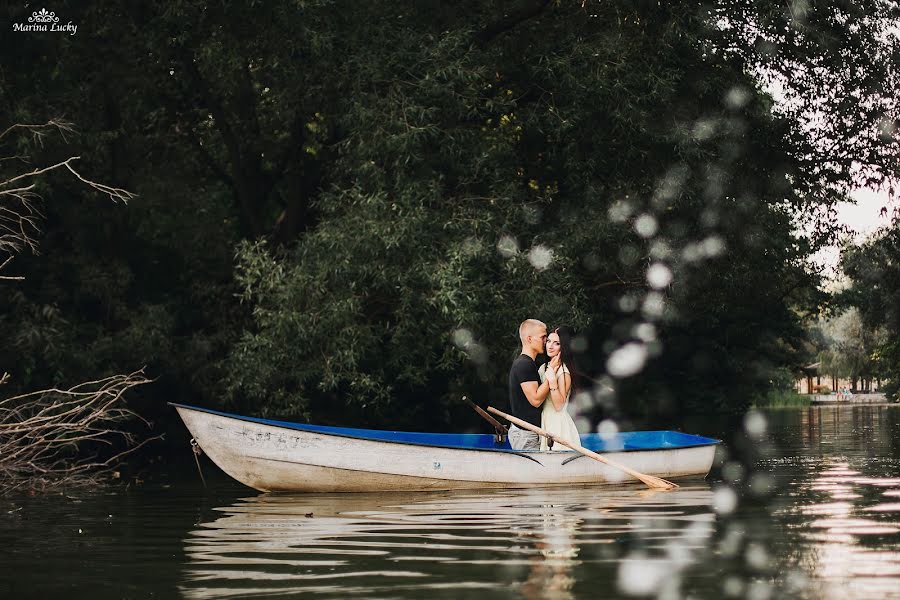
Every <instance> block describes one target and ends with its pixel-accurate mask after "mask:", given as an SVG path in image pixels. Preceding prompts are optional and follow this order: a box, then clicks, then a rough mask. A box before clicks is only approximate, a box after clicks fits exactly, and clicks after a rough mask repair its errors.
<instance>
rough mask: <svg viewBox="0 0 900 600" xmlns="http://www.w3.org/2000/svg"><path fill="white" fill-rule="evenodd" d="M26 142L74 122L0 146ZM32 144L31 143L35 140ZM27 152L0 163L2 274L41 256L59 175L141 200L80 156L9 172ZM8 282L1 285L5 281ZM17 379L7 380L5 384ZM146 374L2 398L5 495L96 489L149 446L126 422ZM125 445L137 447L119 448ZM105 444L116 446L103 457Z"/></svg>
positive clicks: (28, 131) (0, 470)
mask: <svg viewBox="0 0 900 600" xmlns="http://www.w3.org/2000/svg"><path fill="white" fill-rule="evenodd" d="M14 133H19V134H24V135H21V136H20V137H24V138H25V139H24V140H22V139H20V140H19V143H18V147H19V148H18V150H19V151H20V152H21V151H23V150H24V149H25V148H27V147H28V143H29V142H31V143H32V144H34V143H38V144H41V143H43V140H44V138H45V137H47V136H51V135H53V134H55V133H58V134H60V135H62V136H65V135H66V134H70V133H72V127H71V125H70V124H69V123H66V122H64V121H60V120H51V121H49V122H47V123H45V124H43V125H24V124H16V125H12V126H10V127H8V128H7V129H6V130H4V131H3V132H2V133H0V148H6V149H8V148H10V146H14V145H16V144H14V143H11V140H12V139H14V138H12V137H10V136H11V134H14ZM28 138H30V140H29V139H28ZM29 159H30V157H29V156H28V155H26V154H16V155H7V156H3V157H2V158H0V165H3V166H4V167H6V169H4V171H3V174H2V176H0V270H2V269H3V268H4V267H7V266H8V265H9V264H10V263H11V262H12V260H13V258H15V257H16V255H17V254H19V253H20V252H22V251H23V250H25V249H29V250H31V251H32V252H34V253H36V252H37V248H38V241H37V235H38V233H39V231H40V216H41V214H40V211H39V203H40V202H41V197H40V195H39V194H38V189H39V185H40V183H41V182H42V181H43V180H45V179H46V177H47V176H48V174H52V173H53V172H54V171H63V170H65V171H68V172H69V174H71V175H72V176H74V177H75V178H76V179H77V180H79V181H80V182H82V183H83V184H86V185H87V186H88V187H89V188H92V189H94V190H96V191H98V192H101V193H103V194H105V195H107V196H108V197H109V198H110V199H112V200H114V201H127V200H129V199H131V198H133V197H134V194H132V193H131V192H128V191H126V190H123V189H119V188H115V187H110V186H107V185H104V184H102V183H97V182H95V181H91V180H88V179H86V178H84V177H83V176H82V175H81V174H80V173H79V172H78V171H77V170H76V169H75V167H74V166H73V164H74V163H75V162H76V161H77V160H78V159H79V157H77V156H70V157H69V158H67V159H65V160H63V161H61V162H58V163H56V164H52V165H48V166H46V167H40V168H33V169H31V170H27V171H24V172H13V173H9V169H10V165H17V164H18V163H26V164H27V163H28V162H29ZM22 279H23V277H22V276H7V275H0V280H7V281H8V280H22ZM0 283H2V282H0ZM9 379H10V375H9V373H8V372H6V371H4V372H3V374H2V376H0V386H3V385H4V384H6V383H7V382H8V381H9ZM147 382H148V380H147V379H146V378H145V377H144V376H143V373H142V372H136V373H132V374H130V375H119V376H114V377H109V378H106V379H102V380H98V381H91V382H86V383H82V384H79V385H77V386H74V387H72V388H70V389H67V390H60V389H50V390H43V391H39V392H31V393H26V394H21V395H16V396H12V397H9V398H6V399H3V400H0V493H5V492H8V491H10V490H12V489H15V488H17V487H19V486H22V485H28V486H30V487H32V488H35V487H42V488H43V487H51V486H60V485H74V484H79V485H86V484H91V483H95V482H96V481H98V479H99V478H100V477H101V476H102V475H104V474H105V473H106V472H108V471H109V470H111V469H112V468H114V467H115V466H116V465H117V464H118V463H119V462H120V461H121V460H122V458H123V457H124V456H125V455H126V454H128V453H130V452H132V451H134V450H136V449H137V448H139V447H140V446H142V445H143V444H144V443H146V442H147V441H149V440H147V439H144V440H143V441H141V442H140V443H138V442H137V441H136V440H135V439H134V437H133V436H132V435H131V434H130V433H129V432H128V431H127V430H126V429H125V428H124V425H123V423H124V422H126V421H128V420H129V419H131V418H133V417H135V416H136V415H135V413H134V412H133V411H131V410H129V409H128V408H125V407H124V406H123V402H122V396H123V394H125V393H126V392H127V391H128V390H130V389H132V388H134V387H137V386H139V385H142V384H144V383H147ZM119 439H121V440H123V441H124V443H125V444H126V446H131V447H130V448H126V449H122V448H121V447H118V446H117V444H116V441H117V440H119ZM103 445H107V446H112V447H115V448H117V449H116V450H113V451H112V452H109V451H105V452H103V454H105V456H102V457H101V456H100V454H101V451H100V450H98V448H100V447H102V446H103Z"/></svg>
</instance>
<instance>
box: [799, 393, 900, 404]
mask: <svg viewBox="0 0 900 600" xmlns="http://www.w3.org/2000/svg"><path fill="white" fill-rule="evenodd" d="M809 399H810V402H813V403H816V404H819V403H831V404H882V403H885V402H887V397H886V396H885V395H884V394H883V393H881V392H871V393H858V394H850V395H849V397H844V396H843V395H842V394H834V393H832V394H810V395H809Z"/></svg>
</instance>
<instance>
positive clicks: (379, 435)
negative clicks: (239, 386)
mask: <svg viewBox="0 0 900 600" xmlns="http://www.w3.org/2000/svg"><path fill="white" fill-rule="evenodd" d="M170 404H172V406H177V407H181V408H187V409H190V410H196V411H200V412H205V413H210V414H214V415H219V416H223V417H229V418H232V419H238V420H240V421H248V422H251V423H261V424H263V425H271V426H274V427H282V428H284V429H294V430H298V431H312V432H316V433H326V434H330V435H339V436H343V437H350V438H357V439H365V440H381V441H386V442H397V443H401V444H416V445H420V446H440V447H444V448H463V449H472V450H497V451H501V452H502V451H507V452H510V451H512V448H510V446H509V441H505V442H503V443H502V444H498V443H497V442H496V437H495V436H494V435H493V434H488V433H421V432H413V431H387V430H382V429H355V428H349V427H331V426H327V425H307V424H303V423H293V422H290V421H274V420H271V419H260V418H257V417H245V416H242V415H234V414H229V413H224V412H219V411H215V410H210V409H207V408H200V407H197V406H188V405H185V404H176V403H170ZM719 442H720V440H717V439H714V438H708V437H703V436H700V435H692V434H689V433H681V432H680V431H622V432H618V433H615V434H602V435H601V434H599V433H582V434H581V445H582V446H583V447H585V448H587V449H588V450H593V451H594V452H628V451H637V450H663V449H672V448H691V447H695V446H709V445H712V444H718V443H719Z"/></svg>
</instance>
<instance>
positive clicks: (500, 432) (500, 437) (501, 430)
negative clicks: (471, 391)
mask: <svg viewBox="0 0 900 600" xmlns="http://www.w3.org/2000/svg"><path fill="white" fill-rule="evenodd" d="M462 399H463V402H466V403H468V405H469V406H471V407H472V408H473V409H475V412H477V413H478V414H479V415H481V416H482V417H484V419H485V420H486V421H487V422H488V423H490V424H491V425H493V426H494V429H496V430H497V434H496V435H497V443H498V444H502V443H503V442H505V441H506V434H507V432H506V427H505V426H504V425H503V423H501V422H500V421H498V420H497V419H495V418H494V417H492V416H491V415H489V414H487V413H486V412H484V409H483V408H481V407H480V406H478V405H477V404H475V403H474V402H472V401H471V400H469V397H468V396H463V397H462Z"/></svg>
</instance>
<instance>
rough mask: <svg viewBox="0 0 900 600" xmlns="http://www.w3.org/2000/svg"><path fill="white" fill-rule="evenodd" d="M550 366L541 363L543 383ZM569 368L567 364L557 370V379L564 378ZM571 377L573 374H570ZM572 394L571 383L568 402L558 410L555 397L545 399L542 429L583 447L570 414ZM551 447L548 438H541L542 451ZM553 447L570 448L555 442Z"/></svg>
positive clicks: (567, 395) (539, 370)
mask: <svg viewBox="0 0 900 600" xmlns="http://www.w3.org/2000/svg"><path fill="white" fill-rule="evenodd" d="M547 368H548V364H544V365H541V368H540V369H538V374H539V375H540V376H541V383H543V382H544V379H545V378H546V376H547V373H546V369H547ZM568 372H569V369H568V368H566V366H565V365H563V366H562V367H560V368H559V369H558V370H557V372H556V378H557V380H559V379H562V376H563V373H568ZM569 377H570V378H571V374H570V375H569ZM571 395H572V386H571V384H570V385H569V393H568V394H566V403H565V404H563V407H562V409H561V410H556V407H555V406H554V405H553V398H552V397H551V396H550V395H548V396H547V399H546V400H544V404H543V408H542V409H541V429H543V430H545V431H548V432H550V433H552V434H553V435H554V436H556V437H558V438H560V439H563V440H566V441H567V442H569V443H570V444H572V445H573V446H578V447H581V437H580V436H579V435H578V428H577V427H575V421H574V420H572V415H570V414H569V411H568V408H569V397H570V396H571ZM549 449H550V446H549V444H548V443H547V438H545V437H542V438H541V451H542V452H546V451H547V450H549ZM553 449H554V450H557V451H565V450H568V448H566V447H565V446H563V445H562V444H554V445H553Z"/></svg>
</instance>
